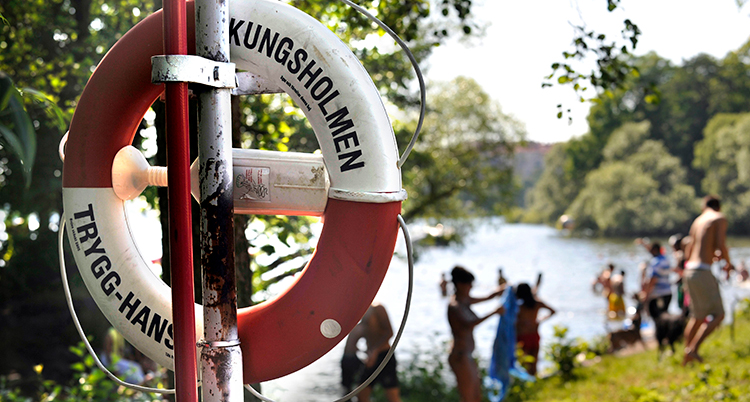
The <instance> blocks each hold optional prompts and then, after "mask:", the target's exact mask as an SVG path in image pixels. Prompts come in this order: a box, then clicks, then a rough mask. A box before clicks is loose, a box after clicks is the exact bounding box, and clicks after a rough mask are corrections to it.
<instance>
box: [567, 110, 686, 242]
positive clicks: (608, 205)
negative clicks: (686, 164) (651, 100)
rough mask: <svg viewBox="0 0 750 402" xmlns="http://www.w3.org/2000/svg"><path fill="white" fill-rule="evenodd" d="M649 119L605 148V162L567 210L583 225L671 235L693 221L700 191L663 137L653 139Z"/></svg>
mask: <svg viewBox="0 0 750 402" xmlns="http://www.w3.org/2000/svg"><path fill="white" fill-rule="evenodd" d="M649 126H650V125H649V123H648V122H643V123H627V124H625V125H623V127H622V128H620V129H618V130H617V131H615V132H614V133H613V134H612V136H611V138H610V140H609V142H608V143H607V146H606V147H605V148H604V150H603V152H602V153H603V155H604V157H605V160H604V163H602V165H601V166H600V167H599V168H598V169H596V170H594V171H592V172H591V173H589V174H588V175H587V176H586V185H585V187H584V188H583V189H582V190H581V192H580V193H579V194H578V196H577V197H576V199H575V201H573V204H572V205H571V206H570V208H568V210H567V211H566V214H567V215H569V216H572V217H573V218H574V219H575V220H576V225H577V226H578V228H579V229H594V230H598V231H600V232H601V233H603V234H606V235H637V234H639V233H655V234H666V233H672V232H674V231H675V230H678V229H679V228H681V227H684V226H685V225H688V224H689V222H690V219H691V218H692V217H693V215H692V212H694V211H695V208H696V205H697V204H696V201H695V193H694V192H693V189H692V187H690V186H688V185H686V184H684V182H685V175H686V174H685V169H684V168H683V167H682V166H681V165H680V162H679V160H677V158H675V157H673V156H671V155H669V153H668V152H667V151H666V149H665V147H664V146H663V145H662V144H661V142H659V141H653V140H645V139H646V138H648V131H649Z"/></svg>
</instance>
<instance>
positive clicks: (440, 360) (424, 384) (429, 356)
mask: <svg viewBox="0 0 750 402" xmlns="http://www.w3.org/2000/svg"><path fill="white" fill-rule="evenodd" d="M432 346H433V347H430V348H427V349H421V348H419V347H417V348H416V349H415V350H414V353H413V354H412V357H411V360H409V362H408V363H407V364H405V365H403V364H399V367H400V369H399V383H400V392H401V396H402V399H403V400H404V401H409V402H432V401H457V400H458V391H457V390H456V388H455V387H454V386H451V385H449V383H448V382H447V381H446V378H447V377H448V376H452V375H453V373H452V372H450V371H449V369H448V367H447V366H446V364H445V356H447V355H448V348H447V345H446V344H443V345H442V347H436V345H432Z"/></svg>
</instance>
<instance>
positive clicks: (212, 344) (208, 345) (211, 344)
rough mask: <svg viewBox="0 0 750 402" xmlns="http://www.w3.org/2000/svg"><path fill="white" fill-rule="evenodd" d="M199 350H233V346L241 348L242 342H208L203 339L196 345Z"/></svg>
mask: <svg viewBox="0 0 750 402" xmlns="http://www.w3.org/2000/svg"><path fill="white" fill-rule="evenodd" d="M195 345H196V346H198V347H199V348H209V349H217V348H231V347H233V346H240V340H239V339H235V340H231V341H207V340H205V339H201V340H200V341H198V342H197V343H196V344H195Z"/></svg>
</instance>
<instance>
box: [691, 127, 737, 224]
mask: <svg viewBox="0 0 750 402" xmlns="http://www.w3.org/2000/svg"><path fill="white" fill-rule="evenodd" d="M748 130H750V114H719V115H716V116H715V117H714V118H713V119H711V121H709V123H708V125H707V126H706V129H705V132H704V138H703V140H702V141H700V142H699V143H698V144H696V146H695V159H694V161H693V165H694V166H695V167H696V168H698V169H700V170H701V171H702V172H703V173H704V178H703V181H702V183H701V189H702V190H703V192H704V193H706V194H716V195H718V196H720V197H721V198H722V206H721V209H722V212H724V214H725V215H726V216H727V219H728V220H729V222H730V225H731V226H730V229H731V231H732V232H734V233H746V232H747V230H748V229H750V131H748Z"/></svg>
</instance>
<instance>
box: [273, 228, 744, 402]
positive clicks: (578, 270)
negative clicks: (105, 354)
mask: <svg viewBox="0 0 750 402" xmlns="http://www.w3.org/2000/svg"><path fill="white" fill-rule="evenodd" d="M652 241H660V242H661V243H662V244H663V245H667V241H666V239H652ZM465 243H466V245H465V247H463V248H460V249H454V248H436V249H431V250H428V251H424V252H423V253H422V254H421V256H420V259H419V261H417V263H416V266H415V268H414V269H415V271H414V275H415V284H414V295H413V299H412V307H411V311H410V313H409V319H408V323H407V325H406V329H405V331H404V335H403V337H402V340H401V344H400V345H399V347H398V349H397V352H396V356H397V357H398V359H399V360H400V361H401V362H406V361H408V360H410V359H411V353H412V352H414V351H415V350H417V349H418V348H419V347H420V346H421V347H422V348H421V349H422V350H424V349H425V347H433V346H434V345H439V346H441V347H442V345H445V344H447V342H449V341H450V330H449V328H448V323H447V320H446V309H447V299H446V298H443V297H441V295H440V289H439V287H438V282H439V280H440V273H441V272H445V273H446V274H447V273H449V272H450V270H451V268H452V267H453V266H454V265H456V264H461V265H464V266H465V267H466V268H468V269H469V270H471V271H472V272H473V273H474V275H475V276H476V278H477V280H476V282H475V286H474V289H473V291H472V292H473V294H475V295H483V294H486V293H489V292H491V291H492V290H493V289H494V287H495V286H496V285H497V269H498V268H499V267H502V268H503V273H504V275H505V277H506V278H507V280H508V281H509V282H510V283H511V284H518V283H520V282H529V283H532V282H533V281H534V280H535V278H536V275H537V273H539V272H541V273H542V274H543V280H542V285H541V287H540V290H539V297H540V298H541V299H542V300H544V301H545V302H547V303H548V304H549V305H551V306H553V307H554V308H555V309H556V310H557V311H558V314H557V315H556V316H554V317H553V318H552V319H550V320H549V321H546V322H545V323H543V324H542V325H541V327H540V333H541V336H542V344H543V347H544V344H545V343H546V342H548V341H550V340H551V337H552V329H553V327H554V326H555V325H564V326H566V327H568V328H569V334H570V336H572V337H583V338H588V339H591V338H593V337H596V336H599V335H604V334H605V333H606V330H605V324H606V323H605V319H604V315H605V308H606V305H605V301H604V299H603V298H602V297H600V296H599V295H597V294H595V293H594V292H593V291H592V289H591V281H592V279H593V278H594V277H595V276H596V275H597V274H598V273H599V272H600V271H601V270H602V268H603V267H604V266H605V265H606V264H607V263H608V262H612V263H614V264H615V266H616V269H623V270H625V290H626V292H628V293H632V292H635V291H636V290H637V289H636V283H637V273H638V264H639V263H640V262H642V261H646V260H648V258H649V254H648V253H647V252H646V251H645V249H643V248H642V247H640V246H636V245H635V244H633V239H614V240H613V239H586V238H569V237H564V236H562V235H560V233H559V232H558V231H557V230H555V229H553V228H549V227H546V226H541V225H523V224H503V223H502V221H501V220H500V219H490V220H487V221H486V223H484V224H482V225H480V226H478V227H477V228H476V231H475V233H474V234H473V235H472V236H471V237H470V238H468V239H466V242H465ZM729 246H730V253H731V257H732V260H733V262H735V263H738V262H739V261H740V260H748V259H750V239H730V241H729ZM397 252H398V253H399V254H401V255H403V254H404V253H405V247H404V246H403V243H400V244H399V245H398V246H397ZM448 276H449V275H448ZM407 278H408V269H407V265H406V263H405V260H404V259H403V258H399V257H395V258H394V259H393V262H392V264H391V267H390V269H389V272H388V274H387V275H386V278H385V281H384V282H383V285H382V287H381V289H380V292H379V293H378V296H377V297H376V300H377V301H380V302H381V303H383V304H384V305H385V306H386V308H387V309H388V313H389V314H390V318H391V322H392V325H393V327H394V331H395V330H396V329H397V328H398V325H399V322H400V321H401V318H402V317H403V309H404V302H405V300H406V290H407ZM749 293H750V292H748V290H747V289H741V288H737V287H731V286H728V285H723V286H722V295H723V296H724V301H725V304H727V305H729V304H730V303H731V302H732V301H733V299H734V298H736V297H740V296H742V295H745V296H746V295H747V294H749ZM626 303H628V305H632V304H633V303H632V301H631V300H627V302H626ZM496 307H497V303H496V302H494V301H489V302H486V303H483V304H478V305H476V306H475V311H476V312H477V313H478V314H480V315H482V314H486V313H488V312H490V311H492V310H493V309H495V308H496ZM672 308H673V309H676V306H674V305H673V306H672ZM727 311H729V310H727ZM496 329H497V318H495V317H493V318H491V319H489V320H488V321H486V322H484V323H483V324H481V325H480V326H478V327H477V328H476V330H475V337H476V344H477V348H476V351H475V356H476V357H479V358H480V359H481V360H483V361H484V362H486V361H487V360H489V358H490V355H491V348H492V343H493V341H494V336H495V331H496ZM342 351H343V344H339V345H337V346H336V347H335V348H334V349H333V350H332V351H331V352H329V353H328V354H327V355H325V356H323V357H322V358H321V359H320V360H318V361H317V362H315V363H313V364H312V365H310V366H308V367H306V368H304V369H302V370H300V371H298V372H296V373H293V374H291V375H289V376H286V377H284V378H281V379H278V380H275V381H270V382H267V383H264V384H263V391H264V394H266V396H268V397H271V398H273V399H276V400H277V401H280V402H284V401H300V402H306V401H310V402H317V401H332V400H334V399H336V398H338V397H340V396H341V392H342V389H341V388H340V386H339V379H340V369H339V359H340V358H341V355H342ZM446 358H447V357H446ZM446 365H447V364H446ZM541 366H542V367H544V364H541Z"/></svg>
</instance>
